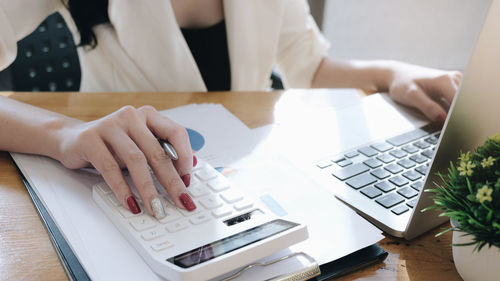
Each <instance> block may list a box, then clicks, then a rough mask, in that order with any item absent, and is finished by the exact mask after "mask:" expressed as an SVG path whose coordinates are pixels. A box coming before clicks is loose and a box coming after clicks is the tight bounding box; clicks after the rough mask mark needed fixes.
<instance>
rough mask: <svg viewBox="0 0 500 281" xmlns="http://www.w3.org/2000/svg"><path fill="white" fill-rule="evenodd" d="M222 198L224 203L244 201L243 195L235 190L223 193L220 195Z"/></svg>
mask: <svg viewBox="0 0 500 281" xmlns="http://www.w3.org/2000/svg"><path fill="white" fill-rule="evenodd" d="M220 197H222V199H224V201H226V202H227V203H234V202H236V201H240V200H241V199H243V195H241V194H240V193H238V192H237V191H236V190H234V189H231V190H227V191H224V192H222V193H221V194H220Z"/></svg>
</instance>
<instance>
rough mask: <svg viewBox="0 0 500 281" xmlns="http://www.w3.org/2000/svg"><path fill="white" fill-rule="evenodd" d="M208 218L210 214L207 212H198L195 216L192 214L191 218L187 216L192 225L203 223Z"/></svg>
mask: <svg viewBox="0 0 500 281" xmlns="http://www.w3.org/2000/svg"><path fill="white" fill-rule="evenodd" d="M208 220H210V216H209V214H208V213H202V214H198V215H196V216H192V217H191V218H189V221H190V222H191V223H192V224H194V225H197V224H200V223H204V222H206V221H208Z"/></svg>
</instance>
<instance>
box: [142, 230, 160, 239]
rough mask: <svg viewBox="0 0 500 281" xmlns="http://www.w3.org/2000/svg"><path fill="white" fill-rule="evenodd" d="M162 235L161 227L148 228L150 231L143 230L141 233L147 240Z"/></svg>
mask: <svg viewBox="0 0 500 281" xmlns="http://www.w3.org/2000/svg"><path fill="white" fill-rule="evenodd" d="M162 236H163V232H161V231H160V230H159V229H153V230H148V231H146V232H143V233H142V234H141V237H142V239H144V240H146V241H150V240H153V239H156V238H158V237H162Z"/></svg>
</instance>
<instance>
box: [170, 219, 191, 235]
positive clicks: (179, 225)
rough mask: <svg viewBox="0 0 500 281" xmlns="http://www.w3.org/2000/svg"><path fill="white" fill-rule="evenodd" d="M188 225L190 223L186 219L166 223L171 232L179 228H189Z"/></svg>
mask: <svg viewBox="0 0 500 281" xmlns="http://www.w3.org/2000/svg"><path fill="white" fill-rule="evenodd" d="M188 227H189V225H188V223H187V222H185V221H177V222H173V223H169V224H167V225H165V228H166V229H167V231H168V232H170V233H173V232H177V231H179V230H183V229H185V228H188Z"/></svg>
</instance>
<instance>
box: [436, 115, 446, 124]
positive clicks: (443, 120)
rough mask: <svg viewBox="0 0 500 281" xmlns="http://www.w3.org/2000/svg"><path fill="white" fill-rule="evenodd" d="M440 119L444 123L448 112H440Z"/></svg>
mask: <svg viewBox="0 0 500 281" xmlns="http://www.w3.org/2000/svg"><path fill="white" fill-rule="evenodd" d="M438 121H439V122H441V123H444V122H445V121H446V113H441V114H439V116H438Z"/></svg>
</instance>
